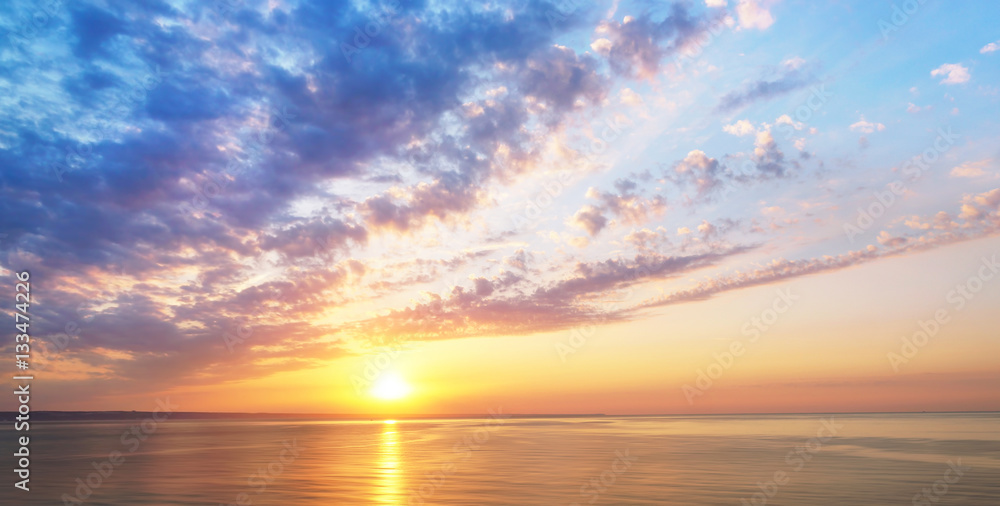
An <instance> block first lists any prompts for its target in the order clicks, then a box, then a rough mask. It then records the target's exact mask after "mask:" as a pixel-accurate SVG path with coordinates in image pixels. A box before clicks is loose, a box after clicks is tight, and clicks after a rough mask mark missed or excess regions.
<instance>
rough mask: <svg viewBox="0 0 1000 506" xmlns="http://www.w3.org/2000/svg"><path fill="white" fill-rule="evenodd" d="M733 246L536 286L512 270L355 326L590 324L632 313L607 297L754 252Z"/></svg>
mask: <svg viewBox="0 0 1000 506" xmlns="http://www.w3.org/2000/svg"><path fill="white" fill-rule="evenodd" d="M750 249H751V248H748V247H734V248H729V249H725V250H722V251H717V252H706V253H698V254H692V255H684V256H668V255H661V254H655V253H651V254H640V255H637V256H635V257H633V258H631V259H624V258H618V259H608V260H603V261H597V262H578V263H577V264H576V265H575V266H574V267H573V270H572V272H571V273H569V274H568V275H566V276H565V277H563V278H562V279H559V280H557V281H554V282H549V283H544V282H540V283H538V284H536V285H534V286H531V285H529V284H528V280H527V279H526V278H523V277H520V276H517V275H514V274H513V273H505V274H502V275H499V276H494V277H491V278H482V277H479V278H476V279H473V280H472V282H473V287H474V288H467V287H455V288H453V289H452V290H451V291H450V292H449V293H447V294H445V295H439V294H428V295H427V298H428V299H429V300H428V301H426V302H420V303H417V304H415V305H412V306H410V307H407V308H404V309H397V310H392V311H390V312H389V313H387V314H385V315H383V316H379V317H375V318H370V319H368V320H363V321H360V322H357V323H356V324H353V325H351V326H349V330H350V332H353V333H356V334H359V335H364V336H366V337H367V338H369V339H372V340H376V341H378V340H380V339H381V338H382V337H381V336H391V337H392V338H394V339H401V340H439V339H456V338H462V337H472V336H501V335H508V336H509V335H530V334H535V333H540V332H548V331H554V330H562V329H566V328H571V327H573V326H577V325H583V324H604V323H611V322H615V321H623V320H625V319H627V318H628V314H627V313H626V311H624V309H625V308H624V306H623V305H612V306H610V307H602V305H599V304H596V303H595V301H598V300H599V299H600V298H601V297H602V296H610V295H613V292H614V291H617V290H629V289H630V288H631V287H633V286H635V285H638V284H642V283H646V282H649V281H657V280H664V279H668V278H672V277H676V276H679V275H681V274H683V273H689V272H693V271H696V270H698V269H703V268H706V267H710V266H712V265H715V264H716V263H718V262H719V261H721V260H723V259H725V258H727V257H729V256H735V255H740V254H743V253H745V252H747V251H749V250H750Z"/></svg>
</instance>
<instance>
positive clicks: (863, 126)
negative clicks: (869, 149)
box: [851, 115, 885, 134]
mask: <svg viewBox="0 0 1000 506" xmlns="http://www.w3.org/2000/svg"><path fill="white" fill-rule="evenodd" d="M851 130H853V131H855V132H861V133H864V134H870V133H874V132H876V131H878V132H881V131H883V130H885V125H883V124H881V123H871V122H869V121H868V120H866V119H865V117H864V115H862V116H861V119H859V120H858V121H857V122H856V123H854V124H852V125H851Z"/></svg>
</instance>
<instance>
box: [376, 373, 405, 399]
mask: <svg viewBox="0 0 1000 506" xmlns="http://www.w3.org/2000/svg"><path fill="white" fill-rule="evenodd" d="M412 390H413V389H412V388H410V385H409V384H408V383H406V380H404V379H403V377H402V376H400V375H399V373H397V372H393V371H386V372H384V373H382V374H381V375H379V377H378V379H377V380H376V381H375V385H374V386H373V387H372V390H371V394H372V395H373V396H375V397H378V398H379V399H382V400H386V401H394V400H397V399H402V398H403V397H406V396H407V395H409V394H410V392H411V391H412Z"/></svg>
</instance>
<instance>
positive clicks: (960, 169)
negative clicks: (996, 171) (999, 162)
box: [949, 159, 993, 178]
mask: <svg viewBox="0 0 1000 506" xmlns="http://www.w3.org/2000/svg"><path fill="white" fill-rule="evenodd" d="M992 162H993V160H992V159H986V160H979V161H978V162H966V163H963V164H962V165H958V166H956V167H954V168H952V169H951V172H949V175H950V176H951V177H964V178H977V177H983V176H985V175H987V172H986V171H984V170H983V168H984V167H987V166H989V165H990V164H991V163H992Z"/></svg>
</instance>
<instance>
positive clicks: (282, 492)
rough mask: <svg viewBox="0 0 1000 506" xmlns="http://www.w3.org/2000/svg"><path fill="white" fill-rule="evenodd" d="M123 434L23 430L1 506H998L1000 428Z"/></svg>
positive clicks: (451, 426)
mask: <svg viewBox="0 0 1000 506" xmlns="http://www.w3.org/2000/svg"><path fill="white" fill-rule="evenodd" d="M133 425H134V422H122V421H116V422H58V423H56V422H52V423H43V424H36V423H33V424H32V429H31V438H32V440H31V447H30V449H31V459H32V461H31V462H32V463H31V472H32V475H31V482H30V484H31V491H30V492H28V493H25V492H22V491H20V490H17V489H14V487H13V486H12V484H13V481H14V479H13V473H11V472H10V471H8V472H7V473H5V474H7V475H8V479H7V482H8V483H5V484H4V486H3V489H2V491H0V504H4V505H34V504H46V505H53V504H90V505H95V506H96V505H179V504H200V505H230V504H240V505H248V504H254V505H296V504H304V505H313V504H317V505H339V504H348V505H350V504H359V505H361V504H366V505H367V504H468V505H491V504H514V505H526V504H544V505H573V504H580V505H586V504H671V505H699V504H729V505H734V504H736V505H738V504H756V505H761V504H769V505H780V504H795V505H800V504H801V505H867V504H870V505H891V504H905V505H910V504H928V505H943V504H966V505H1000V414H855V415H845V414H840V415H766V416H670V417H591V418H503V417H502V416H501V417H489V416H487V417H484V418H483V419H461V420H457V419H452V420H399V421H395V422H393V421H386V420H375V421H361V422H349V421H331V422H323V421H288V420H283V421H257V420H255V421H231V420H214V421H202V420H175V421H170V420H168V421H164V422H160V423H158V424H156V426H155V427H153V426H152V425H150V424H147V426H146V427H145V429H148V432H149V433H148V434H146V433H144V432H143V430H142V429H139V431H138V434H141V435H142V436H144V437H145V439H144V440H140V439H139V438H138V436H136V435H134V434H130V433H128V432H127V431H128V430H129V428H130V427H131V426H133ZM14 439H15V438H14V433H13V431H12V430H11V428H10V426H8V425H7V424H5V427H4V428H3V429H2V430H0V447H2V449H3V453H4V454H5V455H8V456H9V455H11V453H12V452H13V449H14V445H13V443H14ZM133 450H134V451H133ZM115 451H117V452H120V453H121V455H122V456H121V457H120V458H114V459H113V460H114V461H115V462H112V461H111V460H109V454H110V453H111V452H115ZM11 464H13V457H7V460H6V461H5V463H4V467H5V468H7V469H10V466H11ZM102 472H103V474H104V475H103V476H102V475H101V473H102ZM77 479H79V480H80V481H77ZM88 480H89V481H90V486H86V485H81V483H82V484H86V483H87V481H88ZM88 492H89V493H88ZM915 496H917V497H916V498H915ZM74 501H76V502H74Z"/></svg>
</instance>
